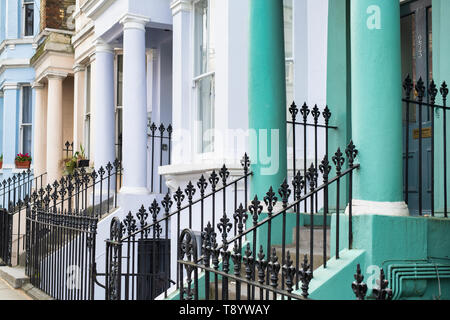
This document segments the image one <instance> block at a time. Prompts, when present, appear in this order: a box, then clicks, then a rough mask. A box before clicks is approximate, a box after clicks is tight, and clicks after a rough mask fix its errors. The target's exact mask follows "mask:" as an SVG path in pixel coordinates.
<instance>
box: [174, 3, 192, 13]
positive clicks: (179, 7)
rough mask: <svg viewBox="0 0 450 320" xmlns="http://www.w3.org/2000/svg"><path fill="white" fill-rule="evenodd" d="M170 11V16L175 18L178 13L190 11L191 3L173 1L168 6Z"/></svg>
mask: <svg viewBox="0 0 450 320" xmlns="http://www.w3.org/2000/svg"><path fill="white" fill-rule="evenodd" d="M170 9H171V10H172V15H173V16H175V15H176V14H177V13H179V12H180V11H187V12H189V11H191V10H192V2H191V1H190V0H173V1H172V3H171V4H170Z"/></svg>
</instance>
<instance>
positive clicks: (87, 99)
mask: <svg viewBox="0 0 450 320" xmlns="http://www.w3.org/2000/svg"><path fill="white" fill-rule="evenodd" d="M88 77H90V79H89V81H88ZM84 83H85V90H84V110H83V144H84V146H83V147H84V150H85V152H86V157H87V158H90V152H91V128H92V122H91V121H92V117H91V112H92V64H88V65H86V72H85V78H84ZM88 84H89V88H88ZM88 93H89V96H88ZM88 103H89V109H90V110H89V112H87V106H88ZM88 119H89V132H86V122H87V120H88ZM78 147H79V146H74V148H75V149H77V148H78Z"/></svg>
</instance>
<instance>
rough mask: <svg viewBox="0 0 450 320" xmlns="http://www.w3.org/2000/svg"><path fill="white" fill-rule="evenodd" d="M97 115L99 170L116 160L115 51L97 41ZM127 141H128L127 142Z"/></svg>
mask: <svg viewBox="0 0 450 320" xmlns="http://www.w3.org/2000/svg"><path fill="white" fill-rule="evenodd" d="M95 55H96V57H95V59H96V70H95V75H94V76H95V80H94V81H95V88H96V91H97V92H96V95H95V97H96V98H95V101H96V104H95V114H94V119H93V120H94V135H95V138H94V140H95V149H94V150H93V154H94V163H95V167H96V168H97V169H98V168H100V167H103V168H105V167H106V165H107V164H108V162H110V163H113V162H114V158H115V139H114V138H115V116H114V112H115V110H114V51H113V48H112V47H111V46H109V45H108V44H106V43H105V42H103V41H102V40H97V41H96V44H95ZM125 141H126V140H125Z"/></svg>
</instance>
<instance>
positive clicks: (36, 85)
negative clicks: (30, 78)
mask: <svg viewBox="0 0 450 320" xmlns="http://www.w3.org/2000/svg"><path fill="white" fill-rule="evenodd" d="M31 87H32V88H33V89H34V90H40V89H44V87H45V85H44V84H43V83H40V82H33V84H32V85H31Z"/></svg>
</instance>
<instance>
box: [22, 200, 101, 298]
mask: <svg viewBox="0 0 450 320" xmlns="http://www.w3.org/2000/svg"><path fill="white" fill-rule="evenodd" d="M97 222H98V218H97V217H92V216H91V215H90V214H88V213H87V212H86V211H66V210H64V211H61V210H60V209H58V210H54V211H53V210H50V211H49V210H43V208H41V207H39V206H36V205H33V206H31V207H30V206H27V210H26V232H27V238H26V274H27V276H28V277H29V278H30V282H31V284H32V285H34V286H35V287H36V288H38V289H40V290H42V291H43V292H45V293H47V294H48V295H50V296H51V297H53V298H55V299H58V300H92V299H93V297H94V279H93V277H92V273H91V270H92V266H93V265H94V263H95V243H96V232H97Z"/></svg>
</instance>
